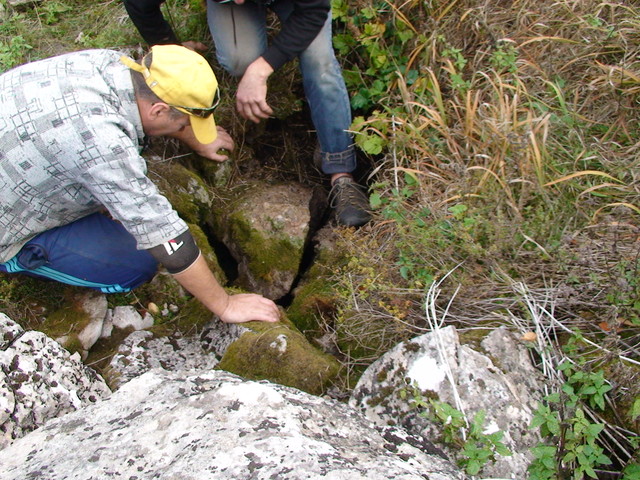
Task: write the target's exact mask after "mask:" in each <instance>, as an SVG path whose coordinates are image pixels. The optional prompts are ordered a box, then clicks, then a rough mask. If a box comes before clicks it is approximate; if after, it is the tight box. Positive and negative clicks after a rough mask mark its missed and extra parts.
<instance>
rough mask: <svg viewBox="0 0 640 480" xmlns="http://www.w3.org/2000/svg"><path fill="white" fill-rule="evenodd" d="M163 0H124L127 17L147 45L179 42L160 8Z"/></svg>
mask: <svg viewBox="0 0 640 480" xmlns="http://www.w3.org/2000/svg"><path fill="white" fill-rule="evenodd" d="M163 2H164V0H124V8H125V9H126V10H127V13H128V14H129V18H131V21H132V22H133V24H134V25H135V26H136V28H137V29H138V32H140V35H142V38H144V40H145V42H147V43H148V44H149V45H167V44H179V43H180V41H179V40H178V37H176V34H175V33H174V32H173V29H172V28H171V25H169V23H168V22H167V21H166V20H165V18H164V16H163V15H162V11H161V10H160V4H161V3H163Z"/></svg>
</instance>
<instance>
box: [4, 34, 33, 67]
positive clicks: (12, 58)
mask: <svg viewBox="0 0 640 480" xmlns="http://www.w3.org/2000/svg"><path fill="white" fill-rule="evenodd" d="M32 48H33V47H32V46H31V45H29V44H28V43H27V41H26V40H25V39H24V38H23V37H22V36H20V35H18V36H16V37H13V38H11V40H9V42H8V43H7V42H5V41H0V72H4V71H6V70H9V69H10V68H13V67H15V66H16V65H20V63H22V61H23V58H24V55H25V53H26V52H28V51H29V50H31V49H32Z"/></svg>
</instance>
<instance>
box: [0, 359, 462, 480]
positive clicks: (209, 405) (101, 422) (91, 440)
mask: <svg viewBox="0 0 640 480" xmlns="http://www.w3.org/2000/svg"><path fill="white" fill-rule="evenodd" d="M406 437H407V435H406V433H404V432H402V431H400V430H398V429H390V428H385V429H376V428H374V427H373V426H372V425H371V424H370V422H369V421H367V420H366V419H365V418H364V417H363V416H362V415H360V414H358V413H357V412H356V411H354V410H353V409H351V408H349V407H348V406H347V405H344V404H340V403H337V402H334V401H328V400H325V399H322V398H319V397H315V396H311V395H308V394H305V393H303V392H300V391H299V390H295V389H292V388H288V387H284V386H280V385H274V384H271V383H268V382H252V381H244V380H242V379H240V378H239V377H237V376H235V375H232V374H229V373H226V372H221V371H211V372H202V373H198V374H190V375H187V374H185V372H174V373H171V372H167V371H165V370H152V371H150V372H148V373H145V374H144V375H142V376H141V377H138V378H136V379H134V380H132V381H131V382H129V383H127V384H126V385H124V386H123V387H122V388H121V389H120V390H118V391H117V392H115V393H114V394H113V395H112V396H111V397H110V398H109V399H107V400H105V401H103V402H99V403H96V404H94V405H90V406H87V407H86V408H85V409H83V410H81V411H77V412H73V413H70V414H68V415H66V416H64V417H61V418H58V419H55V420H52V421H50V422H48V423H47V424H46V425H45V426H44V427H43V428H41V429H39V430H37V431H35V432H32V433H31V434H30V435H28V436H26V437H24V438H22V439H20V440H18V441H17V442H15V443H14V444H13V445H11V446H10V447H8V448H6V449H4V450H3V451H0V464H2V466H3V473H2V478H3V480H18V479H19V480H23V479H25V478H32V479H36V478H42V479H44V478H46V479H47V480H62V479H67V478H74V479H77V480H89V479H98V478H129V479H132V478H137V479H151V478H175V479H182V480H214V479H215V480H225V479H230V480H231V479H233V480H236V479H239V478H255V479H270V478H272V479H276V478H277V479H279V480H298V479H300V480H302V479H305V480H306V479H333V480H360V479H362V480H365V479H366V480H387V479H389V478H393V479H395V480H424V479H425V478H429V479H430V480H462V479H464V478H466V477H465V476H464V475H463V474H462V473H461V472H460V471H459V470H458V469H457V468H456V467H455V466H453V465H452V464H450V463H449V462H447V461H446V460H444V459H442V458H440V457H438V456H437V455H433V454H429V453H425V452H424V451H423V450H421V449H419V448H416V447H415V446H412V445H410V444H409V443H407V442H406Z"/></svg>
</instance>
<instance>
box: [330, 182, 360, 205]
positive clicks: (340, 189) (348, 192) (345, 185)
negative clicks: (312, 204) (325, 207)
mask: <svg viewBox="0 0 640 480" xmlns="http://www.w3.org/2000/svg"><path fill="white" fill-rule="evenodd" d="M342 196H345V197H346V198H345V199H344V200H345V203H358V202H361V201H362V192H361V191H360V189H359V188H358V185H356V184H355V183H353V182H338V181H336V183H334V184H333V187H331V191H330V192H329V197H330V198H331V208H335V207H337V206H338V203H339V200H338V199H339V198H340V197H342Z"/></svg>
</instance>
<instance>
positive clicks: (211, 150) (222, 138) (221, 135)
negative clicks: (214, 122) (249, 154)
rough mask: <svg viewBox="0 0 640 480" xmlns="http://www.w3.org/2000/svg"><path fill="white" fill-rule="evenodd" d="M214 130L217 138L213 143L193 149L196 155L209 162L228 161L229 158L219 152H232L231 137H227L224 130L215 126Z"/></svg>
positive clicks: (202, 144) (201, 144)
mask: <svg viewBox="0 0 640 480" xmlns="http://www.w3.org/2000/svg"><path fill="white" fill-rule="evenodd" d="M216 129H217V130H218V136H217V138H216V139H215V140H214V141H213V142H211V143H206V144H205V143H200V144H198V145H194V146H193V149H194V150H195V152H196V153H197V154H198V155H200V156H202V157H204V158H208V159H209V160H214V161H216V162H224V161H225V160H228V159H229V156H228V155H225V154H224V153H219V152H220V150H226V151H228V152H233V149H234V148H235V144H234V142H233V138H231V135H229V134H228V133H227V131H226V130H225V129H224V128H222V127H219V126H216Z"/></svg>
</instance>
